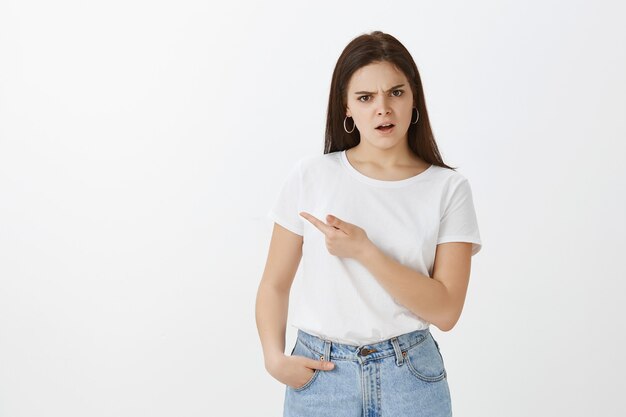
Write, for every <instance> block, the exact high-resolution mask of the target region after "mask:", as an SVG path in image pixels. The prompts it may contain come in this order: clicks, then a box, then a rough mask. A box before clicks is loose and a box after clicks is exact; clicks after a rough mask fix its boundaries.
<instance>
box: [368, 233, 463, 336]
mask: <svg viewBox="0 0 626 417" xmlns="http://www.w3.org/2000/svg"><path fill="white" fill-rule="evenodd" d="M357 260H358V261H359V262H360V263H361V264H363V266H365V268H367V270H368V271H369V272H370V273H371V274H372V275H373V276H374V277H375V278H376V279H377V281H378V282H379V283H380V284H381V285H382V286H383V288H384V289H385V290H386V291H387V292H388V293H389V294H390V295H391V296H392V297H393V298H394V299H395V300H396V301H397V302H398V303H399V304H401V305H403V306H405V307H406V308H407V309H409V310H410V311H411V312H412V313H413V314H415V315H417V316H419V317H421V318H423V319H424V320H426V321H428V322H429V323H433V324H434V325H435V326H437V327H438V328H439V329H441V330H443V331H446V330H447V329H448V328H449V323H450V321H451V316H452V314H451V311H450V308H451V307H450V303H449V296H448V292H447V289H446V287H445V286H444V285H443V283H441V282H440V281H437V280H435V279H432V278H430V277H428V276H426V275H424V274H421V273H420V272H418V271H416V270H414V269H411V268H409V267H407V266H405V265H402V264H401V263H399V262H397V261H396V260H395V259H393V258H391V257H389V256H388V255H386V254H385V253H384V252H383V251H381V250H380V249H379V248H378V247H376V246H375V245H374V244H371V245H369V246H368V247H367V248H366V249H365V250H364V251H363V254H362V256H360V257H359V258H358V259H357Z"/></svg>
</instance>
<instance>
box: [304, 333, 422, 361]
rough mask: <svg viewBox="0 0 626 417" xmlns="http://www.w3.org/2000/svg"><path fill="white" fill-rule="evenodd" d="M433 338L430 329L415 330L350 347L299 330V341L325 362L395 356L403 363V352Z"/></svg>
mask: <svg viewBox="0 0 626 417" xmlns="http://www.w3.org/2000/svg"><path fill="white" fill-rule="evenodd" d="M429 337H432V335H431V334H430V329H429V328H426V329H422V330H415V331H412V332H409V333H405V334H401V335H399V336H394V337H392V338H389V339H387V340H383V341H381V342H376V343H371V344H366V345H348V344H344V343H337V342H333V341H330V340H325V339H322V338H320V337H318V336H315V335H313V334H310V333H307V332H305V331H304V330H302V329H298V340H299V341H300V342H301V343H302V344H304V345H305V346H306V347H307V348H308V349H310V350H311V351H312V352H313V353H315V354H317V355H318V356H320V357H321V358H323V359H325V360H329V359H328V358H330V360H333V359H343V360H352V361H359V362H364V361H366V360H373V359H379V358H384V357H387V356H391V355H395V356H396V362H397V363H398V364H401V363H402V352H405V351H407V350H408V349H410V348H411V347H413V346H415V345H416V344H418V343H422V342H423V341H424V340H426V339H427V338H429Z"/></svg>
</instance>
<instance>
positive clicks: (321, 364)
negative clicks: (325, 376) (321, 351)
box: [307, 359, 335, 371]
mask: <svg viewBox="0 0 626 417" xmlns="http://www.w3.org/2000/svg"><path fill="white" fill-rule="evenodd" d="M307 366H308V367H309V368H311V369H320V370H322V371H329V370H331V369H333V368H334V367H335V364H334V363H332V362H330V361H322V360H319V361H316V360H315V359H311V360H310V361H309V363H307Z"/></svg>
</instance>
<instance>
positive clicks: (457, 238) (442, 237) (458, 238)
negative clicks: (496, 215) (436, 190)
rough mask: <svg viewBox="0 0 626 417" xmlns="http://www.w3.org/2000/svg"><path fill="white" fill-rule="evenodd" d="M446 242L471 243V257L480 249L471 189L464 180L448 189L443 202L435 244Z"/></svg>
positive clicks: (480, 244)
mask: <svg viewBox="0 0 626 417" xmlns="http://www.w3.org/2000/svg"><path fill="white" fill-rule="evenodd" d="M446 242H471V243H472V256H473V255H476V254H477V253H478V252H479V251H480V249H481V248H482V242H481V239H480V231H479V230H478V221H477V220H476V211H475V210H474V201H473V198H472V189H471V187H470V184H469V182H468V180H467V179H466V178H463V179H462V180H461V181H459V182H458V184H456V185H455V186H452V187H451V188H450V189H449V194H448V198H446V199H445V202H444V209H443V215H442V217H441V222H440V224H439V235H438V237H437V244H440V243H446Z"/></svg>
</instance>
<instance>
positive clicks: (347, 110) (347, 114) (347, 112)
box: [346, 108, 352, 117]
mask: <svg viewBox="0 0 626 417" xmlns="http://www.w3.org/2000/svg"><path fill="white" fill-rule="evenodd" d="M346 116H348V117H352V113H351V112H350V109H349V108H346Z"/></svg>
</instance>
